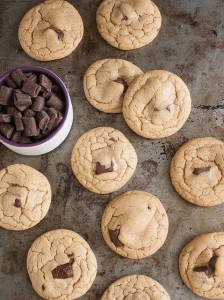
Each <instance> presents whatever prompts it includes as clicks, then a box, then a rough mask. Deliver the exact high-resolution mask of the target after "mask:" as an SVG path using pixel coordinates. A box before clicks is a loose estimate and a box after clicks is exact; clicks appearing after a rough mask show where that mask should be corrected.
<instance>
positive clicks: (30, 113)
mask: <svg viewBox="0 0 224 300" xmlns="http://www.w3.org/2000/svg"><path fill="white" fill-rule="evenodd" d="M23 116H24V117H35V116H36V113H35V111H32V110H31V109H29V108H27V109H26V110H25V111H24V113H23Z"/></svg>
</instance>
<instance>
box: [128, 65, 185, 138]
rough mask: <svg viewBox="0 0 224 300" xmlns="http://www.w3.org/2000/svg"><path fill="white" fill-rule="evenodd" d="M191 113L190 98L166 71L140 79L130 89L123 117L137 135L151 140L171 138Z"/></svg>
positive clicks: (172, 75)
mask: <svg viewBox="0 0 224 300" xmlns="http://www.w3.org/2000/svg"><path fill="white" fill-rule="evenodd" d="M190 111H191V97H190V93H189V90H188V88H187V86H186V85H185V83H184V82H183V81H182V79H181V78H179V77H178V76H177V75H175V74H172V73H170V72H168V71H164V70H154V71H148V72H146V73H144V74H142V75H140V76H139V77H138V78H137V79H136V80H135V81H134V82H133V83H132V84H131V85H130V87H129V88H128V90H127V92H126V94H125V97H124V102H123V115H124V119H125V121H126V123H127V124H128V126H129V127H130V128H131V129H132V130H133V131H135V132H136V133H137V134H139V135H141V136H143V137H145V138H151V139H158V138H164V137H168V136H170V135H172V134H174V133H176V132H177V131H178V130H179V129H180V128H181V127H182V126H183V125H184V123H185V122H186V120H187V118H188V116H189V114H190Z"/></svg>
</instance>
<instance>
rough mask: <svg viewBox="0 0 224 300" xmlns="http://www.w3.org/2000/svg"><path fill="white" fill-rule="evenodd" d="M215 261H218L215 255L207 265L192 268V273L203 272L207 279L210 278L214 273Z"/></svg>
mask: <svg viewBox="0 0 224 300" xmlns="http://www.w3.org/2000/svg"><path fill="white" fill-rule="evenodd" d="M217 259H218V257H217V256H216V255H213V256H212V258H211V259H210V260H209V262H208V264H207V265H205V266H199V267H194V269H193V271H194V272H204V273H205V275H206V276H207V277H208V278H211V277H212V275H213V274H214V272H215V265H216V262H217Z"/></svg>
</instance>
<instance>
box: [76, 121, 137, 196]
mask: <svg viewBox="0 0 224 300" xmlns="http://www.w3.org/2000/svg"><path fill="white" fill-rule="evenodd" d="M71 165H72V170H73V173H74V175H75V176H76V178H77V179H78V181H79V182H80V183H81V184H82V185H83V186H84V187H85V188H86V189H88V190H90V191H92V192H94V193H97V194H108V193H112V192H114V191H116V190H118V189H120V188H121V187H122V186H123V185H125V183H127V181H128V180H129V179H130V178H131V177H132V175H133V173H134V171H135V168H136V165H137V155H136V152H135V149H134V148H133V146H132V145H131V143H130V142H129V141H128V140H127V138H126V137H125V136H124V135H123V134H122V133H121V132H120V131H118V130H116V129H114V128H111V127H98V128H94V129H92V130H90V131H88V132H86V133H84V134H83V135H82V136H81V137H80V138H79V139H78V141H77V142H76V144H75V146H74V148H73V151H72V157H71Z"/></svg>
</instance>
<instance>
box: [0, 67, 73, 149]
mask: <svg viewBox="0 0 224 300" xmlns="http://www.w3.org/2000/svg"><path fill="white" fill-rule="evenodd" d="M16 69H20V70H21V71H23V72H34V73H35V72H37V73H41V72H42V73H43V74H45V75H47V76H49V77H50V78H51V79H52V80H53V81H55V82H56V83H57V84H58V85H59V87H60V88H61V89H62V92H63V94H64V96H65V113H64V119H63V121H62V122H61V123H60V124H59V126H58V127H57V128H56V129H55V130H54V131H53V132H52V133H51V134H50V135H49V136H48V137H46V138H45V139H43V140H41V141H38V142H34V143H31V144H17V143H15V142H12V141H10V140H8V139H6V138H5V137H3V136H2V135H1V134H0V141H1V142H3V143H5V144H8V145H10V146H13V147H18V148H32V147H35V146H39V145H41V144H44V143H46V142H48V141H49V140H51V139H52V138H53V137H54V136H55V135H56V134H57V133H58V132H59V131H60V130H61V129H62V127H63V125H64V123H65V121H66V119H67V116H68V109H69V104H70V105H71V103H70V95H69V92H68V89H67V87H66V86H65V84H64V82H63V81H62V80H61V78H60V77H59V76H58V75H56V74H55V73H54V72H53V71H51V70H49V69H46V68H43V67H38V66H22V67H15V68H13V69H11V70H9V71H7V72H6V73H4V74H2V75H1V76H0V86H1V85H2V84H3V83H4V81H5V80H6V78H7V77H8V76H9V75H10V74H11V73H12V72H13V71H14V70H16Z"/></svg>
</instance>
